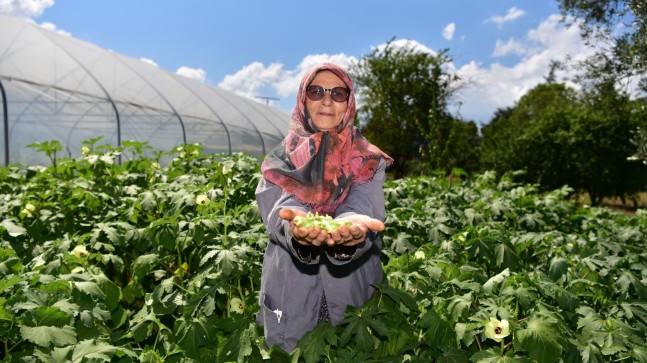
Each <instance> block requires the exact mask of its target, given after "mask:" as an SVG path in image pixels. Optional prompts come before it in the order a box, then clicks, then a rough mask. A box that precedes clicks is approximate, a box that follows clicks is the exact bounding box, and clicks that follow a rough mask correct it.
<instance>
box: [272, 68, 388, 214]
mask: <svg viewBox="0 0 647 363" xmlns="http://www.w3.org/2000/svg"><path fill="white" fill-rule="evenodd" d="M324 70H328V71H331V72H333V73H334V74H335V75H336V76H337V77H339V78H340V79H341V80H342V81H343V82H344V83H345V84H346V86H347V87H348V89H349V90H350V95H349V97H348V101H347V102H348V109H347V110H346V114H345V115H344V118H343V120H342V122H341V123H340V125H339V127H338V129H337V130H334V131H320V130H318V129H317V127H316V126H315V124H314V122H312V119H311V118H310V115H309V114H308V110H307V109H306V97H307V96H306V87H307V86H309V85H310V83H311V82H312V80H313V79H314V78H315V76H316V75H317V73H318V72H320V71H324ZM355 107H356V105H355V92H354V90H353V81H352V80H351V79H350V76H349V75H348V73H347V72H346V70H344V69H343V68H342V67H340V66H338V65H335V64H332V63H324V64H321V65H319V66H317V67H314V68H312V69H310V70H309V71H308V72H306V73H305V75H304V76H303V78H302V79H301V84H300V85H299V91H298V93H297V103H296V105H295V107H294V111H292V121H291V122H290V128H289V130H288V135H287V136H286V137H285V139H283V141H282V142H281V143H280V144H279V145H278V146H277V147H276V148H274V150H272V151H270V153H269V154H268V155H267V156H266V158H265V160H264V161H263V164H262V165H261V171H262V172H263V177H265V179H266V180H268V181H270V182H272V183H274V184H276V185H278V186H280V187H281V188H282V189H283V190H285V191H287V192H288V193H291V194H293V195H295V196H296V197H297V199H299V200H300V201H301V202H302V203H304V204H306V205H308V206H310V208H311V209H312V212H318V213H319V214H324V215H333V214H334V212H335V210H336V209H337V207H338V206H339V205H340V204H341V203H342V202H343V201H344V200H345V199H346V196H347V195H348V191H349V190H350V187H351V185H352V184H354V183H365V182H367V181H369V180H371V179H372V178H373V175H375V172H376V171H377V167H378V164H379V161H380V159H381V158H384V159H385V161H386V162H387V163H388V164H389V165H390V164H391V163H392V162H393V159H391V157H389V156H388V155H386V154H385V153H384V152H382V151H381V150H380V149H379V148H377V146H375V145H373V144H371V143H370V142H369V141H368V140H367V139H366V138H365V137H364V136H362V134H361V133H360V131H359V129H358V128H356V127H355V126H354V125H353V122H354V120H355V110H356V109H355Z"/></svg>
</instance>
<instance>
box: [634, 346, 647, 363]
mask: <svg viewBox="0 0 647 363" xmlns="http://www.w3.org/2000/svg"><path fill="white" fill-rule="evenodd" d="M631 357H632V358H634V359H635V360H636V362H639V363H647V348H646V347H635V348H634V350H633V352H631Z"/></svg>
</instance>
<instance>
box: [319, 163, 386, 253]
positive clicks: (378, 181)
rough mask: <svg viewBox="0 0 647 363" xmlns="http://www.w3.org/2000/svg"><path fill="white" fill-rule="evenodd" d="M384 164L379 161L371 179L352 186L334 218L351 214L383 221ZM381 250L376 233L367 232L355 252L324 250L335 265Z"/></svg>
mask: <svg viewBox="0 0 647 363" xmlns="http://www.w3.org/2000/svg"><path fill="white" fill-rule="evenodd" d="M385 170H386V162H385V161H384V160H381V161H380V164H379V166H378V169H377V171H376V172H375V175H374V176H373V179H371V180H370V181H368V182H366V183H362V184H353V186H352V187H351V189H350V191H349V193H348V197H346V200H345V201H344V202H343V203H342V204H341V205H340V206H339V207H338V208H337V211H336V214H335V218H338V217H345V216H349V215H352V214H363V215H367V216H369V217H371V218H375V219H379V220H380V221H384V220H385V219H386V210H385V207H384V182H385V180H386V174H385ZM375 247H377V248H379V249H381V248H382V242H381V239H380V237H379V234H378V233H377V232H373V231H369V232H368V233H367V235H366V240H365V241H364V242H363V243H360V244H359V245H357V246H356V248H355V251H352V250H351V249H350V248H348V247H346V251H343V252H342V253H339V249H335V248H333V249H326V254H327V256H328V259H329V260H330V262H332V263H333V264H336V265H342V264H346V263H349V262H350V261H353V260H356V259H358V258H360V257H361V256H362V255H363V254H364V253H366V252H367V251H369V250H371V249H372V248H375Z"/></svg>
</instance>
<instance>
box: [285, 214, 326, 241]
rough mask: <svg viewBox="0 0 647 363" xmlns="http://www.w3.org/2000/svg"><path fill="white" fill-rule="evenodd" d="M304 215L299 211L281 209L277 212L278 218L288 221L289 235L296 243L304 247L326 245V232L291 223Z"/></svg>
mask: <svg viewBox="0 0 647 363" xmlns="http://www.w3.org/2000/svg"><path fill="white" fill-rule="evenodd" d="M306 215H307V213H306V212H304V211H302V210H299V209H292V208H283V209H281V210H280V211H279V217H281V218H282V219H285V220H286V221H290V233H291V234H292V237H293V238H294V240H295V241H297V243H299V244H302V245H305V246H321V245H322V244H324V243H326V240H327V239H328V232H326V231H324V230H322V229H321V228H319V227H313V228H302V227H299V226H297V225H296V224H295V223H294V222H293V220H294V218H295V217H297V216H302V217H305V216H306Z"/></svg>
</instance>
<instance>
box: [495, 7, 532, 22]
mask: <svg viewBox="0 0 647 363" xmlns="http://www.w3.org/2000/svg"><path fill="white" fill-rule="evenodd" d="M524 14H526V12H525V11H523V10H521V9H519V8H517V7H515V6H513V7H511V8H510V9H508V13H507V14H505V15H504V16H493V17H491V18H489V19H488V20H486V22H492V23H496V24H503V23H506V22H509V21H512V20H515V19H518V18H520V17H522V16H523V15H524Z"/></svg>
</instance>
